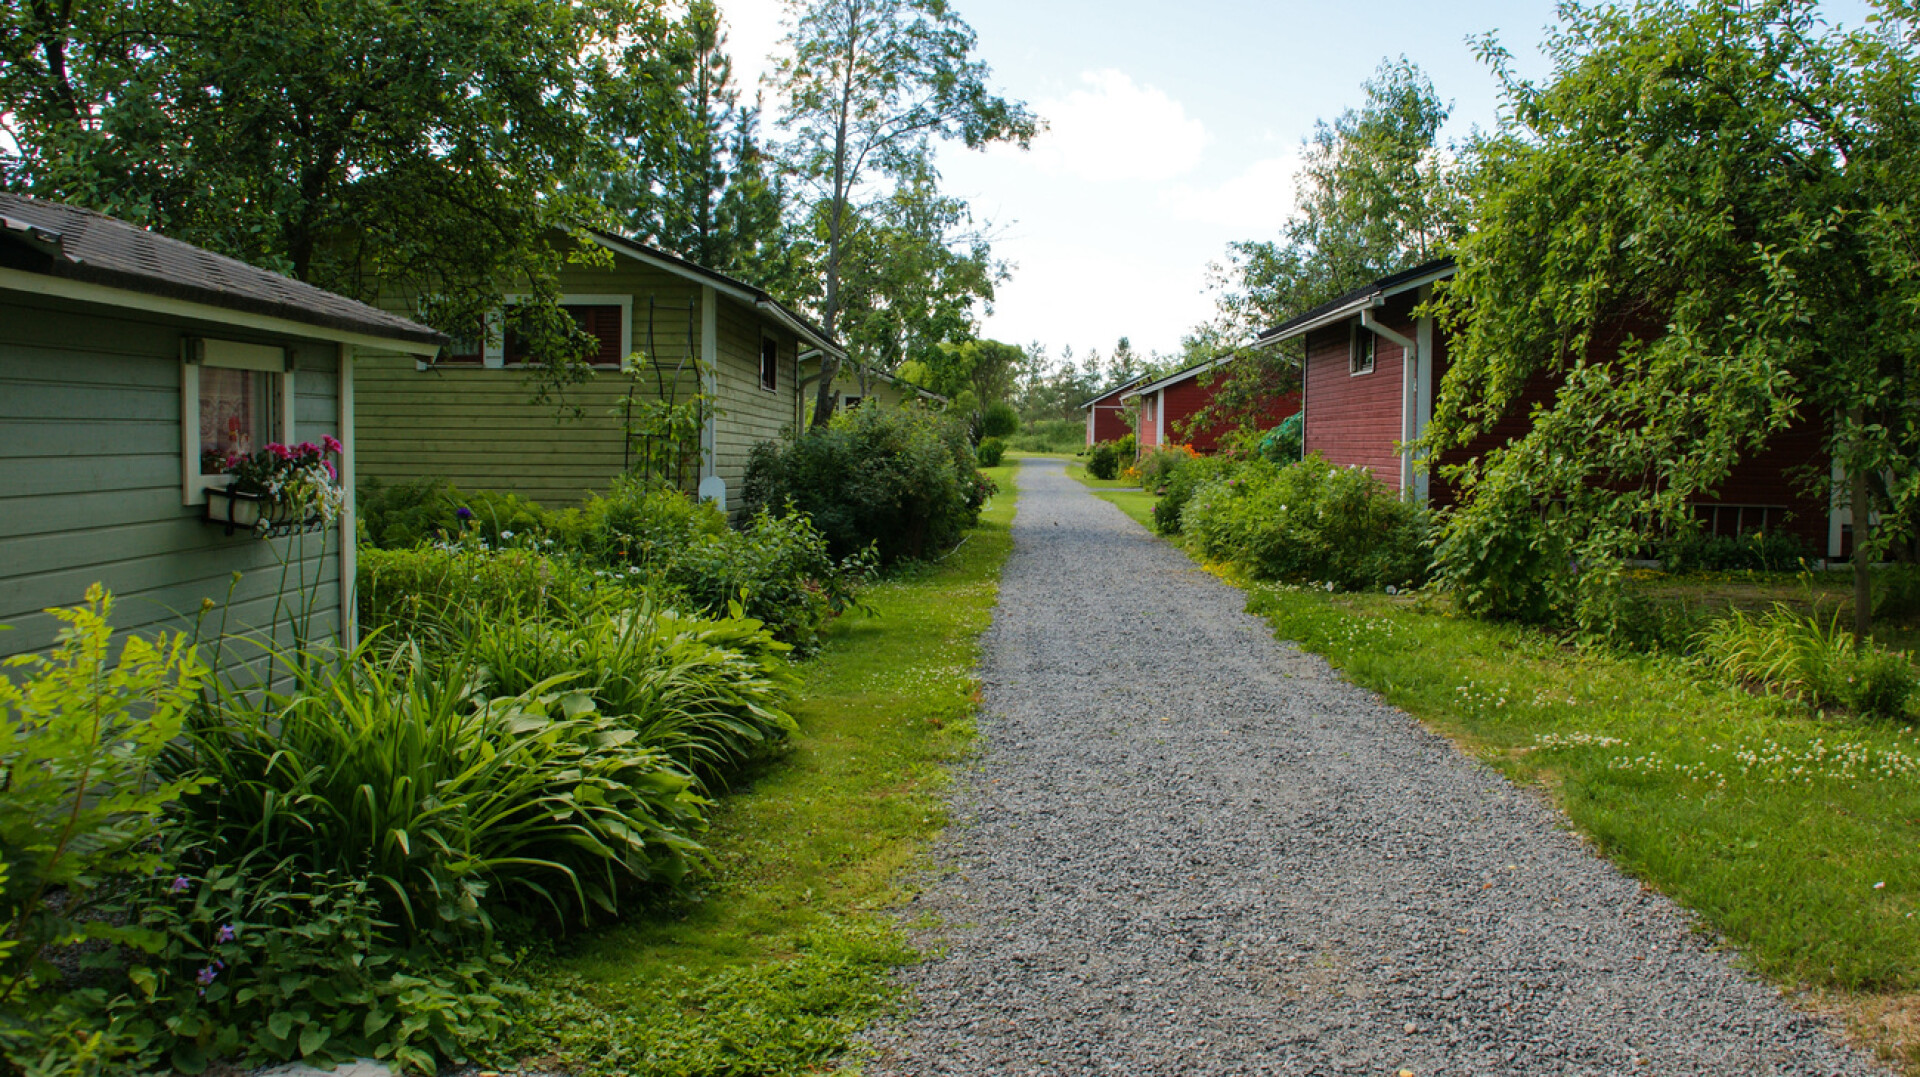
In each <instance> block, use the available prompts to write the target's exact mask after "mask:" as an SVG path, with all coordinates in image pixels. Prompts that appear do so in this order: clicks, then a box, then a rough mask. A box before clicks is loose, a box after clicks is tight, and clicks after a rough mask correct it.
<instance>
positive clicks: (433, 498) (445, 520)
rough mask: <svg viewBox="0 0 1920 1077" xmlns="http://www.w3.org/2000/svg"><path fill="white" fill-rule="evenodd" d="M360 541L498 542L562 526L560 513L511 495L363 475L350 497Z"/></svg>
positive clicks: (395, 545)
mask: <svg viewBox="0 0 1920 1077" xmlns="http://www.w3.org/2000/svg"><path fill="white" fill-rule="evenodd" d="M355 509H356V511H357V512H358V513H359V518H360V524H361V526H362V528H364V529H365V534H366V539H367V541H368V542H371V543H372V544H374V545H375V546H379V547H382V548H385V549H390V550H392V549H404V548H406V547H409V546H417V545H420V544H421V543H425V542H442V541H446V540H448V539H455V538H459V537H460V536H462V535H478V536H479V537H480V538H483V539H485V540H486V541H487V543H488V545H491V546H499V545H501V544H503V543H504V542H507V541H509V540H510V539H511V537H512V536H515V535H525V536H534V535H542V536H545V535H550V534H552V533H554V532H556V531H565V530H568V524H569V521H567V520H566V519H565V514H561V513H553V512H549V511H547V510H546V509H543V508H541V507H540V506H539V505H537V504H535V503H533V502H532V501H528V500H527V499H526V498H524V497H520V496H519V495H517V494H506V493H494V492H491V491H486V490H476V491H462V490H460V489H459V488H457V487H455V486H454V485H453V484H452V483H450V482H448V481H447V480H445V479H414V480H411V481H408V482H401V483H395V484H394V485H392V486H386V485H383V484H382V483H381V482H380V480H379V479H368V480H367V483H366V485H365V486H363V487H361V489H360V493H359V496H358V497H357V498H356V499H355Z"/></svg>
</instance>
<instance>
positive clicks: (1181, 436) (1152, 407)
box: [1121, 355, 1300, 455]
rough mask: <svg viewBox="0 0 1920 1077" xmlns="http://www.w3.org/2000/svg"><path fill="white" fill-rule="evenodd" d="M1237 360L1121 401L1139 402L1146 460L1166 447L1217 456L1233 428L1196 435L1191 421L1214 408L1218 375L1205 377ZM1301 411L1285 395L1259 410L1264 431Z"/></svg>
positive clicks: (1221, 426) (1294, 398)
mask: <svg viewBox="0 0 1920 1077" xmlns="http://www.w3.org/2000/svg"><path fill="white" fill-rule="evenodd" d="M1233 359H1234V356H1232V355H1225V356H1222V357H1220V358H1218V359H1212V360H1209V361H1207V362H1204V363H1199V364H1196V365H1194V366H1190V367H1188V368H1186V369H1185V370H1181V371H1176V372H1174V373H1172V374H1169V375H1167V376H1166V377H1164V378H1161V379H1160V380H1159V381H1152V382H1147V383H1146V384H1144V385H1140V386H1138V387H1136V388H1134V389H1131V390H1129V391H1128V392H1127V393H1126V394H1125V395H1124V396H1122V397H1121V399H1122V400H1123V401H1135V400H1137V401H1138V402H1139V405H1140V412H1139V416H1138V418H1137V419H1136V420H1135V429H1134V433H1135V435H1136V440H1137V442H1138V444H1139V446H1140V452H1141V453H1142V454H1143V455H1144V454H1146V453H1149V452H1152V451H1153V450H1154V449H1156V448H1158V447H1160V446H1162V445H1185V446H1186V447H1187V448H1190V449H1192V450H1193V451H1194V452H1197V453H1202V454H1206V453H1213V452H1217V451H1218V450H1219V448H1220V439H1221V438H1222V437H1225V436H1226V435H1227V434H1228V433H1229V432H1231V431H1232V429H1233V425H1234V424H1233V423H1231V422H1215V423H1211V424H1209V425H1207V426H1204V427H1200V428H1198V429H1196V428H1194V424H1193V417H1194V415H1195V414H1197V413H1198V412H1199V411H1200V410H1201V409H1203V408H1205V407H1206V406H1207V405H1208V404H1210V403H1212V402H1213V394H1214V387H1215V386H1216V385H1217V384H1218V382H1217V381H1216V378H1217V377H1218V375H1214V376H1212V377H1209V376H1207V375H1210V374H1212V372H1213V371H1214V370H1216V369H1217V368H1219V367H1221V366H1224V365H1226V364H1227V363H1230V362H1232V361H1233ZM1299 410H1300V394H1299V393H1298V392H1292V393H1284V394H1282V395H1280V396H1277V397H1274V398H1273V399H1272V400H1271V401H1269V402H1268V404H1267V405H1266V406H1265V407H1264V408H1263V409H1261V417H1262V420H1263V421H1262V422H1261V423H1260V425H1261V426H1272V425H1274V424H1275V423H1278V422H1279V421H1280V420H1282V419H1285V418H1287V417H1288V416H1290V415H1292V414H1293V413H1294V412H1297V411H1299Z"/></svg>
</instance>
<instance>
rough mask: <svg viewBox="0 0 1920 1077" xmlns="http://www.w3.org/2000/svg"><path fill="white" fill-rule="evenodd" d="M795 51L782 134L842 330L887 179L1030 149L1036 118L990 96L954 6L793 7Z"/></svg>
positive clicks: (826, 311) (826, 375) (879, 1)
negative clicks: (850, 259)
mask: <svg viewBox="0 0 1920 1077" xmlns="http://www.w3.org/2000/svg"><path fill="white" fill-rule="evenodd" d="M789 2H790V4H791V7H790V8H789V10H790V12H791V13H792V16H793V19H794V25H793V30H792V33H791V34H790V35H789V37H788V41H789V42H790V44H791V45H792V49H793V52H792V54H791V55H789V56H784V57H782V58H781V59H780V61H779V63H778V65H777V79H778V82H779V85H780V90H781V94H782V96H783V98H784V99H785V107H784V110H783V112H782V116H781V127H782V128H784V129H785V130H787V131H788V132H790V134H791V139H790V141H789V142H788V143H787V144H786V145H785V146H783V147H782V151H783V153H784V156H785V158H786V161H787V165H788V168H789V169H790V170H791V171H792V173H793V174H794V175H795V176H797V177H799V178H800V180H801V181H802V183H803V184H804V185H805V187H806V189H807V191H808V192H809V193H810V194H811V195H812V211H811V212H810V213H809V216H813V215H815V214H817V215H818V216H819V217H821V218H823V219H822V221H821V224H822V226H823V231H824V233H825V237H824V242H823V265H822V269H823V274H822V275H823V277H824V286H825V294H824V295H823V296H822V298H821V301H820V317H821V323H822V326H823V328H825V329H826V331H827V333H828V334H829V335H832V334H833V333H834V332H836V330H837V328H838V325H839V322H840V317H841V313H842V310H843V308H844V306H845V303H844V297H843V296H842V294H841V293H842V279H841V278H842V271H843V268H844V266H845V265H846V264H847V263H846V255H847V253H848V245H849V244H848V240H849V238H850V237H851V235H852V234H853V232H854V231H855V230H856V228H857V227H858V224H859V219H860V217H861V216H862V214H863V212H864V210H865V208H866V206H865V203H866V200H867V198H868V197H869V196H871V195H872V193H873V192H872V190H871V187H872V184H873V181H874V180H875V179H877V178H892V177H901V176H912V175H914V174H915V173H916V172H920V171H921V170H925V169H926V168H927V162H928V160H929V157H928V153H927V149H928V146H929V145H930V144H931V143H932V142H934V141H936V140H951V139H958V140H960V141H961V142H962V143H964V144H965V145H967V146H968V147H979V146H984V145H986V144H988V143H991V142H998V141H1006V140H1012V141H1016V142H1018V143H1019V144H1020V145H1022V146H1024V145H1026V143H1027V141H1028V139H1030V138H1032V136H1033V134H1034V131H1035V121H1034V118H1033V116H1032V115H1031V114H1029V113H1028V112H1027V110H1026V107H1025V106H1024V105H1022V104H1020V103H1019V102H1017V101H1008V100H1006V99H1005V98H1002V97H997V96H995V95H993V94H992V93H990V92H989V91H988V89H987V75H988V70H987V66H986V64H984V63H983V62H981V61H979V60H977V59H974V58H973V48H974V34H973V30H972V29H971V28H970V27H968V26H967V24H966V23H965V22H964V21H962V20H961V18H960V16H959V15H957V14H956V13H954V11H953V10H952V9H951V8H950V7H949V6H948V5H947V3H946V2H945V0H811V2H809V0H789ZM838 368H839V361H838V359H837V358H835V357H833V356H827V357H825V358H823V360H822V368H821V371H820V389H819V396H818V398H817V400H816V403H815V407H814V419H813V421H814V424H815V425H824V424H825V423H826V422H827V420H828V419H829V418H830V417H831V413H832V403H833V395H832V389H831V385H832V382H833V378H834V375H835V374H836V373H837V372H838Z"/></svg>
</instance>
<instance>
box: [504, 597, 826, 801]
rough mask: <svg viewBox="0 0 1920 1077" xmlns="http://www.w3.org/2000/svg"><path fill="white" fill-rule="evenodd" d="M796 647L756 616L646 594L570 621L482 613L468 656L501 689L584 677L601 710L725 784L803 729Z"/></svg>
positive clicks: (680, 762) (708, 780) (581, 684)
mask: <svg viewBox="0 0 1920 1077" xmlns="http://www.w3.org/2000/svg"><path fill="white" fill-rule="evenodd" d="M787 650H788V647H787V645H786V644H783V643H781V642H780V641H778V640H776V639H774V638H773V637H772V636H771V635H770V634H769V633H768V632H767V630H766V628H765V627H764V626H762V625H761V623H760V622H758V621H755V620H751V619H748V618H745V617H737V616H736V617H729V618H726V619H725V620H720V621H707V620H700V619H696V618H691V617H684V616H681V615H679V614H676V613H672V612H670V611H666V610H660V609H656V608H654V607H653V606H652V605H651V604H649V603H645V602H642V603H640V604H638V605H636V606H634V607H633V608H631V609H628V610H624V611H620V612H616V613H608V614H595V615H591V616H586V617H577V618H573V619H569V620H565V621H561V622H547V621H540V620H535V619H531V618H528V619H522V620H518V621H513V622H507V623H500V622H481V623H477V624H475V625H474V630H473V636H472V638H471V640H470V641H469V649H468V650H467V651H466V655H467V656H468V657H470V658H471V659H472V661H473V662H474V663H475V664H476V666H477V667H478V668H480V669H483V670H485V672H486V674H487V678H488V682H489V683H490V684H491V685H492V687H493V689H494V690H495V691H497V692H501V693H525V692H531V691H534V690H536V689H537V688H538V687H539V686H540V685H543V684H550V683H555V682H560V681H564V682H565V683H569V684H572V685H577V686H578V688H579V690H580V691H581V692H583V693H585V694H586V695H587V696H588V697H589V698H591V699H592V701H593V703H594V706H595V708H596V710H597V711H598V712H599V713H600V714H602V715H606V716H608V717H610V718H612V719H614V720H615V721H617V722H618V723H619V724H620V726H621V727H622V728H623V729H626V730H629V731H631V732H632V733H634V734H635V735H636V736H637V737H638V738H639V740H640V742H641V743H643V744H646V745H648V746H649V747H652V748H656V749H658V750H660V751H662V752H665V753H666V754H667V756H668V758H670V759H672V760H673V762H674V763H675V765H676V766H678V767H680V768H682V769H684V770H686V771H687V772H689V773H691V774H694V775H696V776H697V777H698V778H699V779H700V780H701V782H702V783H703V784H704V785H706V786H708V787H713V788H719V787H723V786H724V785H725V783H726V781H727V779H728V778H729V777H730V776H731V775H732V774H733V773H735V772H736V771H737V770H738V769H739V768H740V767H741V766H742V765H744V764H746V763H747V762H749V761H751V760H753V759H754V758H756V757H759V756H762V755H764V754H766V753H767V752H769V751H771V750H772V749H773V748H774V747H775V746H777V745H779V744H781V743H783V742H784V741H785V740H786V739H787V737H788V736H789V735H791V734H792V733H793V732H794V731H795V726H794V722H793V718H792V717H791V716H790V715H789V714H788V713H787V710H786V708H787V707H788V705H789V703H790V701H791V695H792V691H793V684H794V676H793V673H792V672H791V670H790V668H789V666H788V664H787V662H786V660H785V659H784V658H783V657H781V656H782V654H783V653H784V652H785V651H787Z"/></svg>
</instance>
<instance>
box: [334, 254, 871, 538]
mask: <svg viewBox="0 0 1920 1077" xmlns="http://www.w3.org/2000/svg"><path fill="white" fill-rule="evenodd" d="M587 239H588V241H589V242H591V243H592V244H594V245H595V246H596V247H598V248H600V249H602V250H604V251H606V252H608V253H609V254H610V255H611V257H612V264H611V265H610V266H596V265H581V264H571V263H569V264H567V265H564V266H562V267H561V268H560V270H559V279H560V285H561V288H562V290H563V296H562V300H561V303H562V306H563V308H564V309H565V310H566V312H567V313H568V314H570V315H572V316H573V318H574V320H575V321H576V322H577V323H578V324H579V325H580V327H581V328H582V329H584V330H586V332H587V333H588V334H590V335H592V336H593V337H594V338H595V339H596V341H598V347H597V348H596V350H595V351H594V352H593V353H592V354H591V355H588V356H586V357H585V360H586V363H587V365H588V367H589V369H590V370H591V372H592V376H591V377H590V378H588V379H587V381H586V382H585V383H584V384H580V385H575V386H570V387H568V388H567V389H566V391H565V399H564V404H565V405H566V410H565V411H563V410H562V409H561V408H559V407H556V406H555V405H554V404H552V403H536V402H535V401H533V400H532V398H531V393H530V387H529V385H528V382H527V380H526V378H525V377H523V376H522V375H523V374H524V373H525V372H526V365H525V359H526V356H525V354H524V353H523V351H522V349H521V347H520V344H519V342H518V341H517V340H516V339H515V338H514V335H513V334H512V333H511V332H507V331H505V330H504V329H503V327H502V325H501V320H502V319H501V317H500V315H499V314H498V313H496V315H495V316H494V317H493V318H492V319H491V322H492V324H491V325H490V327H489V331H488V332H486V333H485V334H482V333H479V332H476V333H475V334H474V335H473V336H472V337H471V338H469V339H466V340H458V341H455V342H454V343H453V345H452V346H451V347H449V348H448V349H447V351H446V352H445V353H444V354H442V355H440V356H439V357H438V358H437V359H418V358H416V357H414V356H410V355H405V354H399V353H395V354H392V355H386V356H378V357H373V358H371V359H369V360H368V361H367V362H366V363H365V364H364V365H363V368H362V370H363V373H362V381H361V388H360V395H359V406H360V437H361V458H360V460H361V464H360V467H361V475H362V476H363V477H366V478H377V479H381V480H383V481H386V482H390V483H391V482H401V481H406V480H411V479H424V478H446V479H450V480H452V481H453V482H454V483H455V484H456V485H458V486H461V487H463V488H466V489H474V490H492V491H500V492H506V493H515V494H519V495H521V496H524V497H528V498H531V499H533V500H535V501H538V502H540V503H541V504H544V505H571V504H577V503H579V502H580V501H582V500H584V499H585V498H586V497H587V495H588V494H590V493H592V492H595V491H599V490H604V489H605V488H606V487H607V486H608V484H610V483H611V482H612V481H613V479H614V478H615V477H616V476H618V475H621V474H623V473H625V472H626V471H628V470H629V468H631V467H632V466H633V464H634V453H635V450H636V446H635V445H634V444H633V443H632V442H631V441H630V439H629V437H628V421H629V419H630V418H631V416H632V415H633V414H634V412H635V409H636V408H637V407H638V406H640V404H641V402H642V401H643V400H644V399H647V398H653V399H662V398H665V399H676V400H686V399H689V398H690V397H691V396H692V395H693V394H694V393H696V392H699V391H701V390H702V389H703V388H704V390H705V392H706V393H707V394H708V395H709V396H711V397H713V398H714V401H715V403H716V404H717V407H718V411H717V413H716V414H714V415H712V416H711V417H710V418H709V419H708V421H707V422H706V424H705V428H704V430H702V432H701V436H700V444H699V445H698V447H697V463H696V467H697V471H698V475H697V482H698V489H699V491H700V492H701V493H702V495H703V496H711V497H713V498H714V499H716V500H718V501H720V502H721V503H722V504H723V506H725V505H727V504H728V502H730V501H737V499H738V496H739V490H740V483H741V479H742V478H743V477H744V476H745V473H746V466H747V454H748V453H749V452H750V451H751V450H752V449H753V446H754V445H756V444H758V443H759V442H762V441H768V440H771V439H774V438H777V437H779V436H780V434H781V432H782V431H783V430H786V429H788V428H796V427H798V425H799V424H800V422H801V420H802V419H803V417H804V416H803V412H802V410H801V409H802V407H803V404H804V400H803V397H802V394H801V392H800V387H801V383H802V380H803V379H802V377H801V374H800V371H801V366H802V364H803V363H804V362H807V361H810V360H815V359H816V357H817V356H818V355H819V354H822V353H825V354H831V355H835V356H839V357H840V358H842V359H844V358H845V353H844V352H843V351H842V350H841V348H840V346H839V345H838V344H836V343H835V342H834V341H833V340H832V338H830V337H828V336H827V335H826V333H825V332H824V331H822V330H821V329H820V328H819V327H817V326H815V325H814V324H813V323H812V322H810V321H808V320H807V319H806V318H805V317H803V316H802V315H800V314H799V313H797V312H796V311H794V310H793V309H792V308H790V307H788V306H786V305H785V304H784V303H782V302H780V301H779V300H778V299H775V298H774V297H773V296H771V295H769V294H768V293H767V292H765V291H763V290H761V289H759V288H756V287H754V286H753V285H751V284H748V283H746V282H745V281H741V280H737V279H735V278H733V277H730V276H728V275H726V274H724V273H721V272H718V271H716V270H712V269H708V268H706V267H704V266H700V265H696V264H694V263H693V262H689V261H687V260H686V259H684V258H680V257H678V256H676V255H673V254H670V253H668V252H666V251H663V250H660V249H658V248H655V247H651V246H648V245H646V244H644V243H640V242H637V241H635V240H631V239H627V238H625V237H622V236H618V235H614V234H612V233H609V232H589V233H587ZM412 299H413V297H410V296H409V297H396V299H395V301H394V305H396V306H399V305H406V304H410V303H411V301H412ZM509 301H511V297H509ZM636 356H637V357H638V360H637V361H636ZM696 370H698V371H701V372H703V373H702V374H701V375H699V376H702V377H704V378H705V384H704V386H703V385H702V384H701V382H700V381H699V380H698V379H697V376H696V373H695V372H696ZM628 372H632V373H631V376H629V373H628ZM690 485H691V484H690ZM690 492H691V491H690Z"/></svg>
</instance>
